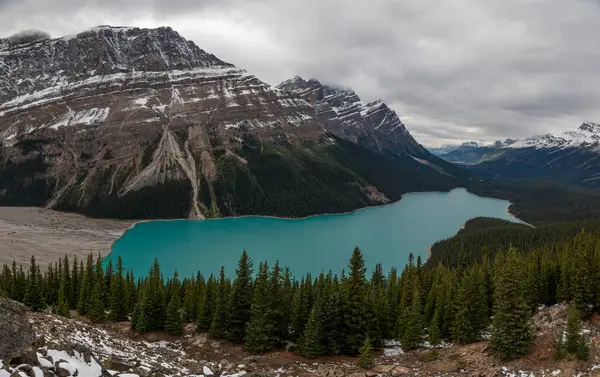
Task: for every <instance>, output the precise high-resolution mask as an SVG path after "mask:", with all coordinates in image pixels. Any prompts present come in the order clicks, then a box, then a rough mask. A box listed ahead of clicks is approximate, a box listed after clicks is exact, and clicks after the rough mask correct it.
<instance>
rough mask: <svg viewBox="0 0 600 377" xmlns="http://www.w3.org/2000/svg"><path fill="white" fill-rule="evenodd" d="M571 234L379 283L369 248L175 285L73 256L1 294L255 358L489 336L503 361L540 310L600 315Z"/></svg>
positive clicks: (244, 263) (589, 258) (244, 262)
mask: <svg viewBox="0 0 600 377" xmlns="http://www.w3.org/2000/svg"><path fill="white" fill-rule="evenodd" d="M494 221H495V220H494ZM494 221H492V220H482V219H478V220H474V221H473V222H471V224H469V225H470V226H467V227H466V229H465V231H464V233H465V234H467V235H468V234H471V233H474V234H476V235H477V234H478V233H477V232H479V231H482V230H485V229H486V227H487V228H489V227H493V226H495V225H497V224H496V223H494ZM473 223H474V224H475V225H477V226H476V227H474V226H473ZM569 229H570V228H568V227H566V228H565V229H564V232H563V233H561V234H562V235H563V236H561V237H558V236H557V237H555V238H554V239H552V241H548V242H545V243H536V242H520V241H519V242H517V239H518V238H515V244H509V245H508V246H507V247H504V244H503V243H495V244H494V243H490V245H491V246H492V247H494V248H495V247H497V246H502V248H500V249H497V250H496V252H495V253H493V254H492V253H487V252H480V253H474V252H473V251H472V250H469V251H464V250H463V251H461V250H460V249H456V250H454V253H453V255H454V258H448V257H447V256H446V257H444V258H441V257H439V256H438V255H436V253H438V252H439V253H441V251H436V249H434V251H433V255H432V258H431V259H430V260H429V261H428V262H427V263H422V261H421V259H420V258H417V259H416V260H415V259H414V258H413V256H412V255H411V257H410V258H409V261H408V263H407V265H406V266H405V267H404V268H403V269H402V271H398V270H397V269H395V268H392V269H391V270H390V271H389V272H387V273H386V272H384V271H383V270H382V267H381V265H377V266H376V267H375V268H374V269H373V271H372V272H371V273H370V274H369V276H367V268H366V264H365V259H364V256H363V254H362V252H361V250H360V249H359V248H355V249H354V251H353V252H352V254H351V258H350V260H349V264H348V268H347V270H344V271H341V272H339V273H333V272H323V273H321V274H320V275H318V276H311V275H310V274H307V275H304V276H300V277H295V276H294V275H292V272H291V271H290V269H288V268H285V267H282V266H280V265H279V263H277V262H276V263H274V264H272V265H270V264H268V263H267V262H260V263H258V264H256V263H255V262H254V261H252V259H251V258H250V256H249V255H248V254H247V253H246V252H245V251H244V252H243V253H242V255H241V258H240V260H239V263H238V266H237V269H236V273H235V278H234V279H229V278H228V277H227V275H226V274H225V270H224V268H223V267H222V268H221V270H220V271H219V272H218V274H209V275H203V274H202V273H200V272H198V273H197V274H196V275H195V276H188V277H183V278H182V277H180V276H178V275H177V273H175V274H174V275H173V276H169V277H167V278H165V277H164V276H163V274H162V273H161V269H160V264H159V261H155V262H154V264H153V265H152V267H151V268H150V270H149V271H148V273H147V274H146V275H145V276H144V277H143V278H137V279H136V277H135V276H134V273H133V272H132V271H125V270H124V267H123V261H122V259H121V258H119V259H118V261H117V262H116V263H115V264H114V265H113V263H112V262H111V261H110V260H109V261H108V263H107V264H106V265H104V264H103V263H102V260H101V259H100V258H94V256H93V255H90V256H88V258H87V259H86V260H78V259H76V258H73V259H69V258H68V257H67V256H65V257H64V258H61V259H60V260H59V261H57V262H56V263H54V264H52V265H50V266H49V267H48V268H47V269H45V270H44V271H41V269H40V267H39V266H38V265H37V264H36V261H35V258H34V257H32V258H31V263H30V265H29V267H23V266H20V265H17V264H16V263H14V262H13V263H12V265H4V266H3V267H2V269H1V270H0V294H1V295H3V296H7V297H9V298H11V299H14V300H17V301H21V302H23V303H25V304H26V305H27V306H29V307H30V308H32V309H33V310H37V311H41V310H51V311H53V312H55V313H57V314H59V315H62V316H70V315H74V313H75V312H76V313H77V314H78V315H81V316H86V317H87V318H88V319H89V320H90V321H92V322H96V323H97V322H103V321H130V325H131V327H132V328H133V329H134V330H136V331H138V332H140V333H146V332H153V331H165V332H167V333H169V334H171V335H173V336H177V335H180V334H182V333H183V331H184V326H186V324H194V326H195V328H196V329H197V331H200V332H208V334H209V335H210V336H211V337H212V338H214V339H224V340H228V341H231V342H233V343H237V344H242V345H243V347H244V349H245V350H247V351H248V352H252V353H264V352H268V351H272V350H276V349H284V348H291V349H292V350H294V351H295V352H297V353H299V354H302V355H305V356H308V357H316V356H320V355H339V354H344V355H357V354H359V352H361V350H362V352H363V353H366V352H368V353H370V352H371V350H372V349H373V350H376V349H380V348H381V347H382V346H383V344H384V341H385V340H387V339H398V340H400V342H401V345H402V347H403V349H404V350H411V349H415V348H418V347H421V346H423V345H425V344H428V345H432V346H435V345H439V344H441V343H443V342H453V343H459V344H468V343H472V342H475V341H477V340H479V339H490V344H491V345H492V347H493V349H494V350H495V352H496V354H497V355H498V357H500V358H502V359H513V358H517V357H519V356H521V355H524V354H526V353H527V352H528V351H529V350H530V348H531V345H532V338H533V328H532V324H531V317H532V315H533V314H534V313H535V311H536V310H537V308H538V307H539V306H540V305H553V304H555V303H558V302H569V303H570V308H571V311H572V312H573V313H572V314H570V317H572V318H574V319H573V321H572V322H573V325H572V326H577V324H578V321H579V318H585V317H586V316H589V315H590V314H592V312H594V311H596V310H597V309H598V308H600V238H598V237H597V236H596V233H595V232H593V231H587V230H583V231H579V232H576V233H573V232H572V230H569ZM534 234H535V233H534ZM459 236H460V235H459ZM516 244H520V245H522V248H518V247H516ZM457 245H459V244H457ZM438 248H439V246H438ZM448 255H449V254H448ZM574 328H575V327H574ZM561 339H562V338H561ZM573 342H574V341H573ZM573 342H571V343H573ZM573 344H574V343H573ZM573 344H569V345H565V346H564V347H565V349H573V347H574V346H573ZM569 347H570V348H569ZM558 349H561V348H559V347H558V346H557V350H558Z"/></svg>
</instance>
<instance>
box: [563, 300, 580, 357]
mask: <svg viewBox="0 0 600 377" xmlns="http://www.w3.org/2000/svg"><path fill="white" fill-rule="evenodd" d="M581 339H582V336H581V316H580V315H579V310H577V306H576V305H569V313H568V315H567V331H566V340H565V349H566V350H567V352H569V353H575V352H577V347H578V346H579V343H580V342H581Z"/></svg>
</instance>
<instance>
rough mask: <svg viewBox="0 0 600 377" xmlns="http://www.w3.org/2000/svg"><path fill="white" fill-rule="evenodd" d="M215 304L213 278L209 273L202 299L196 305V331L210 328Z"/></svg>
mask: <svg viewBox="0 0 600 377" xmlns="http://www.w3.org/2000/svg"><path fill="white" fill-rule="evenodd" d="M215 304H216V293H215V280H214V277H213V275H210V277H209V278H208V281H207V282H206V288H205V289H204V294H203V295H202V301H201V303H200V305H199V306H198V321H197V323H196V328H197V330H198V331H208V330H209V329H210V324H211V323H212V318H213V316H214V314H215Z"/></svg>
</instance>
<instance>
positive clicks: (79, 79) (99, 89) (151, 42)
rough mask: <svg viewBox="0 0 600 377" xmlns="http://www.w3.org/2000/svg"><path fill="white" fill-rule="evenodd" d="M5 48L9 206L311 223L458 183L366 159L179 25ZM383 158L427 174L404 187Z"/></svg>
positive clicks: (2, 97)
mask: <svg viewBox="0 0 600 377" xmlns="http://www.w3.org/2000/svg"><path fill="white" fill-rule="evenodd" d="M0 42H1V43H0V204H2V205H45V206H48V207H50V208H56V209H62V210H72V211H77V212H82V213H85V214H88V215H92V216H101V217H121V218H156V217H189V218H205V217H214V216H228V215H238V214H269V215H289V216H301V215H308V214H313V213H318V212H330V211H331V212H337V211H343V210H350V209H355V208H358V207H362V206H366V205H373V204H380V203H385V202H387V201H389V200H393V199H397V198H399V195H401V192H406V190H414V189H415V188H419V189H444V188H449V187H451V184H450V183H449V178H446V177H448V175H447V174H441V173H439V172H438V171H439V170H440V169H439V168H437V167H429V166H427V162H420V161H419V160H418V159H419V158H421V157H420V156H421V155H420V154H418V153H417V151H415V152H414V157H415V159H413V160H412V162H411V163H410V164H404V165H400V164H396V163H393V164H392V163H391V162H390V161H388V159H387V158H385V157H383V156H381V155H378V154H375V153H371V154H369V158H370V159H371V161H369V162H368V163H366V162H365V161H357V160H356V159H355V158H354V157H355V156H357V155H365V154H366V153H369V152H368V151H366V150H363V149H362V148H360V147H358V146H357V145H355V144H352V143H345V142H341V141H340V140H338V139H337V138H336V137H335V136H333V135H331V133H329V132H328V131H327V130H326V129H325V127H324V124H323V121H322V119H321V118H320V117H319V116H318V115H317V112H316V111H315V108H314V107H313V106H312V105H311V104H310V103H308V102H307V101H306V100H304V99H302V98H300V97H298V96H297V95H295V94H293V93H287V92H283V91H279V90H276V89H273V88H272V87H270V86H269V85H267V84H265V83H264V82H262V81H260V80H259V79H257V78H256V77H254V76H252V75H250V74H248V73H247V72H246V71H244V70H242V69H239V68H236V67H235V66H233V65H232V64H229V63H226V62H223V61H222V60H220V59H218V58H217V57H215V56H214V55H211V54H209V53H207V52H205V51H203V50H201V49H200V48H199V47H198V46H196V45H195V44H194V43H192V42H190V41H187V40H186V39H184V38H183V37H181V36H180V35H179V34H178V33H177V32H175V31H173V30H172V29H171V28H158V29H138V28H122V27H119V28H116V27H108V26H106V27H97V28H94V29H92V30H89V31H85V32H82V33H80V34H77V35H75V36H71V37H64V38H58V39H48V38H37V39H36V38H23V39H10V40H9V39H7V40H0ZM390 127H391V126H390ZM334 134H335V133H334ZM406 134H407V135H408V133H406ZM411 140H412V138H411ZM380 160H381V161H382V162H381V163H380V165H382V166H388V165H389V164H392V165H389V166H391V167H390V168H391V169H397V170H398V171H399V176H400V175H402V174H409V175H413V173H415V172H418V173H419V175H420V176H419V177H415V179H414V182H411V183H410V185H407V184H401V185H398V184H397V182H396V181H395V180H396V179H397V178H385V179H384V178H383V174H384V172H381V174H382V175H381V176H380V175H378V174H379V173H377V171H372V169H369V168H366V165H368V164H372V163H376V162H378V161H380ZM400 172H401V173H400ZM440 176H443V177H444V179H442V180H440V179H438V178H439V177H440ZM409 186H410V187H409ZM302 200H304V202H301V201H302Z"/></svg>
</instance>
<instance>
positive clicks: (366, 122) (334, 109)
mask: <svg viewBox="0 0 600 377" xmlns="http://www.w3.org/2000/svg"><path fill="white" fill-rule="evenodd" d="M278 88H279V89H281V90H282V91H288V92H293V93H295V94H297V95H299V96H300V97H301V98H303V99H305V100H306V101H307V102H309V103H311V104H313V105H314V106H315V108H316V111H317V115H318V116H319V118H320V119H321V120H322V121H323V122H324V124H325V127H326V128H327V129H328V130H329V131H331V132H332V133H333V134H335V135H337V136H339V137H342V138H344V139H347V140H350V141H353V142H355V143H357V144H359V145H363V146H365V147H367V148H369V149H371V150H373V151H376V152H379V153H384V154H387V155H390V156H395V157H401V158H402V157H407V156H413V157H417V158H420V159H426V160H431V161H434V160H437V159H436V158H435V157H434V156H432V155H431V153H430V152H429V151H428V150H427V149H425V148H424V147H423V146H422V145H421V144H419V143H418V142H417V141H416V140H415V139H414V138H413V137H412V136H411V135H410V133H409V132H408V130H407V129H406V127H405V126H404V124H403V123H402V121H401V120H400V118H398V115H397V114H396V113H395V112H394V111H393V110H392V109H390V108H389V107H388V106H387V105H386V104H385V103H384V102H382V101H381V100H377V101H374V102H370V103H366V102H363V101H361V99H360V98H359V97H358V95H357V94H356V93H355V92H354V91H353V90H351V89H342V88H336V87H332V86H328V85H323V84H321V83H320V82H319V81H317V80H315V79H310V80H304V79H303V78H302V77H299V76H296V77H294V78H293V79H290V80H287V81H284V82H282V83H281V84H279V85H278ZM438 162H439V161H438Z"/></svg>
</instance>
